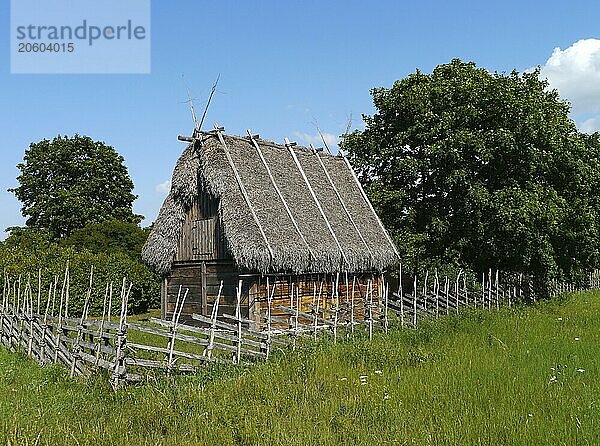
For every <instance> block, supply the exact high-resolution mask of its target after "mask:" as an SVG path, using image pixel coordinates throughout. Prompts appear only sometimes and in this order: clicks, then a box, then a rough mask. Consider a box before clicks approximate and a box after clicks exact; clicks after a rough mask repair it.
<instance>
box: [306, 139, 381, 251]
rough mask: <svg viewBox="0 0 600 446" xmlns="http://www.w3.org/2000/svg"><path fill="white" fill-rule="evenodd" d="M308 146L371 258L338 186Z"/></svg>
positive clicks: (311, 146)
mask: <svg viewBox="0 0 600 446" xmlns="http://www.w3.org/2000/svg"><path fill="white" fill-rule="evenodd" d="M310 148H311V149H312V152H313V155H314V156H316V157H317V159H318V160H319V164H320V165H321V168H322V169H323V172H324V173H325V176H326V177H327V180H328V181H329V184H330V185H331V187H332V188H333V191H334V192H335V195H336V196H337V198H338V200H339V202H340V204H341V205H342V208H344V212H345V213H346V215H347V216H348V219H349V220H350V223H352V226H354V230H355V231H356V233H357V234H358V236H359V237H360V239H361V240H362V242H363V244H364V245H365V248H367V251H369V257H370V258H371V259H373V252H372V251H371V248H370V247H369V245H368V243H367V242H366V240H365V238H364V237H363V235H362V232H360V229H359V228H358V225H357V224H356V222H355V221H354V218H352V215H351V214H350V211H349V210H348V207H347V206H346V203H345V201H344V199H343V198H342V196H341V195H340V192H339V191H338V188H337V187H336V185H335V184H334V182H333V179H332V178H331V175H329V171H328V170H327V167H325V163H323V160H322V159H321V157H320V156H319V153H318V151H317V149H315V147H314V146H313V145H312V144H310Z"/></svg>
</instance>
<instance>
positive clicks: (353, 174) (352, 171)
mask: <svg viewBox="0 0 600 446" xmlns="http://www.w3.org/2000/svg"><path fill="white" fill-rule="evenodd" d="M340 155H341V156H342V159H343V160H344V162H345V163H346V167H348V170H349V171H350V174H351V175H352V178H354V181H355V182H356V185H357V186H358V189H359V190H360V194H361V196H362V198H363V200H364V201H365V203H367V205H368V206H369V209H370V210H371V213H372V214H373V215H374V216H375V219H376V220H377V223H378V224H379V227H380V228H381V230H382V231H383V233H384V234H385V238H386V239H387V242H388V243H389V245H390V246H391V247H392V249H393V250H394V254H396V258H397V259H398V260H400V253H399V252H398V250H397V249H396V245H394V242H393V241H392V238H391V237H390V234H389V233H388V232H387V229H385V226H383V223H382V222H381V219H380V218H379V215H377V212H375V208H373V205H372V204H371V200H369V197H367V193H366V192H365V190H364V189H363V187H362V184H360V180H359V179H358V177H357V176H356V173H355V172H354V169H353V168H352V165H351V164H350V161H348V158H347V157H346V155H345V154H344V152H343V151H342V150H341V149H340Z"/></svg>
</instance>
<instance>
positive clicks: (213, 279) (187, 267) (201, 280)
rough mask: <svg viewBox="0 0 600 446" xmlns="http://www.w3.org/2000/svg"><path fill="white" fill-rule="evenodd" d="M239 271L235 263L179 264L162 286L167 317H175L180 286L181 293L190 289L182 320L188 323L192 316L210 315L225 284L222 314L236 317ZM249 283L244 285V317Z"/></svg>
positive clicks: (221, 303)
mask: <svg viewBox="0 0 600 446" xmlns="http://www.w3.org/2000/svg"><path fill="white" fill-rule="evenodd" d="M238 276H239V271H238V270H237V268H236V267H235V265H234V264H233V262H232V261H226V260H225V261H215V260H213V261H203V262H176V263H174V264H173V268H172V270H171V273H170V274H169V275H168V276H167V277H166V280H165V283H164V285H163V287H166V291H164V292H163V295H164V296H165V301H166V305H165V317H166V318H167V319H170V318H171V317H172V315H173V310H174V308H175V303H176V302H177V295H178V293H179V287H180V286H181V294H182V296H183V294H184V293H185V290H186V289H188V290H189V291H188V295H187V298H186V302H185V306H184V309H183V311H182V314H181V319H180V321H181V322H183V321H184V320H186V321H189V320H190V318H191V315H192V314H193V313H197V314H203V315H210V313H211V311H212V308H213V305H214V303H215V300H216V298H217V295H218V294H219V287H220V284H221V281H223V289H222V291H221V298H220V300H219V314H224V313H225V314H235V308H236V298H237V294H236V288H237V286H238ZM249 286H250V282H249V281H245V282H244V283H243V284H242V314H243V315H244V317H247V316H248V291H249Z"/></svg>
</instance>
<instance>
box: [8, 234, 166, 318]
mask: <svg viewBox="0 0 600 446" xmlns="http://www.w3.org/2000/svg"><path fill="white" fill-rule="evenodd" d="M42 236H43V231H42V235H40V234H39V232H38V231H36V230H33V229H25V230H19V231H16V233H15V231H13V232H12V233H11V236H10V237H9V238H7V239H6V240H5V241H4V242H3V243H0V267H1V268H3V270H4V272H5V273H6V274H7V275H8V276H9V277H10V278H11V279H12V280H17V278H18V277H19V276H21V281H22V283H23V284H25V283H26V282H27V280H28V279H29V280H30V281H31V285H32V288H33V290H34V295H35V297H36V300H37V292H38V271H41V273H42V290H43V292H44V296H43V297H41V299H42V302H43V303H42V305H44V304H45V302H46V300H45V299H46V298H47V292H48V288H49V286H50V284H51V283H53V282H54V281H55V280H57V282H58V284H59V286H61V285H62V280H63V278H64V273H65V268H66V265H67V262H68V263H69V275H70V302H71V313H72V314H78V313H80V312H81V310H82V308H83V303H84V300H85V296H86V293H87V290H88V287H89V277H90V270H91V268H92V266H93V267H94V276H93V278H94V280H93V294H92V301H91V302H92V307H91V310H90V312H91V314H100V313H101V312H102V305H103V300H104V293H105V290H106V284H107V283H112V284H113V287H114V289H115V290H116V293H117V294H118V293H119V290H120V287H121V282H122V279H123V277H126V278H127V280H128V281H131V282H132V283H133V287H132V289H131V295H130V299H129V302H130V304H129V311H130V313H138V312H142V311H145V310H146V309H148V308H150V307H155V306H157V305H159V296H160V285H159V280H158V277H157V276H156V275H155V274H153V273H152V272H151V271H150V270H149V269H148V268H147V267H146V266H145V265H144V264H143V263H141V261H140V260H139V259H136V258H134V257H132V253H131V252H125V251H124V250H116V249H115V250H111V249H106V250H102V249H98V250H97V251H96V252H94V251H91V250H90V249H87V248H83V249H75V247H73V246H68V245H62V244H57V243H51V242H49V243H47V244H40V245H37V246H34V245H33V243H32V240H36V239H38V238H39V237H42ZM108 246H114V245H111V243H108ZM99 248H101V247H99Z"/></svg>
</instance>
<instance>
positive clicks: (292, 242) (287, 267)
mask: <svg viewBox="0 0 600 446" xmlns="http://www.w3.org/2000/svg"><path fill="white" fill-rule="evenodd" d="M188 140H189V141H191V142H190V144H189V145H188V146H187V148H186V149H185V151H184V152H183V154H182V155H181V157H180V158H179V160H178V162H177V165H176V166H175V170H174V172H173V178H172V186H171V191H170V193H169V194H168V196H167V198H166V199H165V202H164V204H163V206H162V208H161V210H160V212H159V214H158V217H157V219H156V221H155V223H154V227H153V229H152V232H151V234H150V236H149V239H148V241H147V243H146V245H145V247H144V250H143V254H142V255H143V259H144V261H145V262H146V263H147V264H148V265H150V266H151V267H152V268H153V269H154V270H155V271H157V272H158V273H160V274H161V275H162V276H163V277H164V280H163V286H162V301H163V307H162V309H163V317H169V316H170V314H171V313H172V311H173V308H174V305H175V300H176V298H177V294H178V292H179V287H180V286H182V287H183V288H184V289H186V288H187V289H189V293H188V296H187V299H186V305H185V308H184V310H183V316H182V319H183V318H186V316H188V317H189V315H190V314H192V313H197V314H203V315H207V314H210V312H211V309H212V306H213V303H214V301H215V298H216V296H217V295H218V293H219V288H220V285H221V283H222V284H223V287H222V291H221V299H220V300H219V313H226V314H233V311H234V309H233V306H234V305H235V302H236V299H237V297H236V292H237V288H238V287H239V284H240V283H241V287H240V288H241V295H242V301H243V312H244V314H245V315H246V316H245V317H250V318H251V319H253V320H256V319H255V318H256V317H259V316H260V313H261V312H262V313H264V311H265V308H266V306H265V305H266V304H265V302H267V295H268V294H269V293H271V294H270V295H271V296H273V299H274V300H275V301H280V302H288V303H289V302H290V301H292V300H293V299H296V300H295V301H296V302H299V303H300V305H301V306H305V307H307V306H310V302H311V300H312V302H314V298H315V293H317V292H319V293H320V294H321V293H323V294H324V295H325V294H326V293H340V292H341V293H342V294H343V293H345V295H346V296H347V293H348V287H349V286H350V283H349V281H354V282H355V286H354V287H353V289H354V290H355V292H356V293H365V292H367V290H366V287H367V282H368V283H369V285H370V289H371V290H374V291H373V293H380V292H381V290H380V286H381V273H382V272H383V271H384V270H385V269H386V268H388V267H389V266H390V265H392V264H393V263H395V262H396V261H397V259H398V254H397V251H396V248H395V246H394V244H393V242H392V241H391V239H390V237H389V236H388V234H387V232H386V231H385V229H384V227H383V225H382V224H381V221H380V220H379V218H378V217H377V215H376V213H375V211H374V210H373V208H372V206H371V204H370V202H369V200H368V198H367V196H366V195H365V193H364V191H363V190H362V187H361V185H360V183H359V182H358V180H357V178H356V175H355V174H354V172H353V170H352V168H351V166H350V164H349V162H348V161H347V160H346V159H345V158H344V157H340V156H333V155H330V154H327V153H324V152H323V151H322V150H314V149H312V148H303V147H299V146H296V145H295V144H294V143H290V142H289V141H287V140H286V143H285V144H283V145H281V144H276V143H273V142H270V141H265V140H262V139H259V138H258V137H257V136H252V135H251V134H250V133H249V134H248V136H244V137H240V136H228V135H225V134H223V133H222V129H218V128H217V129H216V130H213V131H210V132H195V134H194V137H193V138H188ZM240 281H241V282H240ZM267 283H269V291H267ZM334 287H335V291H332V289H333V288H334ZM344 287H345V288H344ZM317 290H318V291H317ZM340 290H343V291H340ZM292 303H293V302H292Z"/></svg>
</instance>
